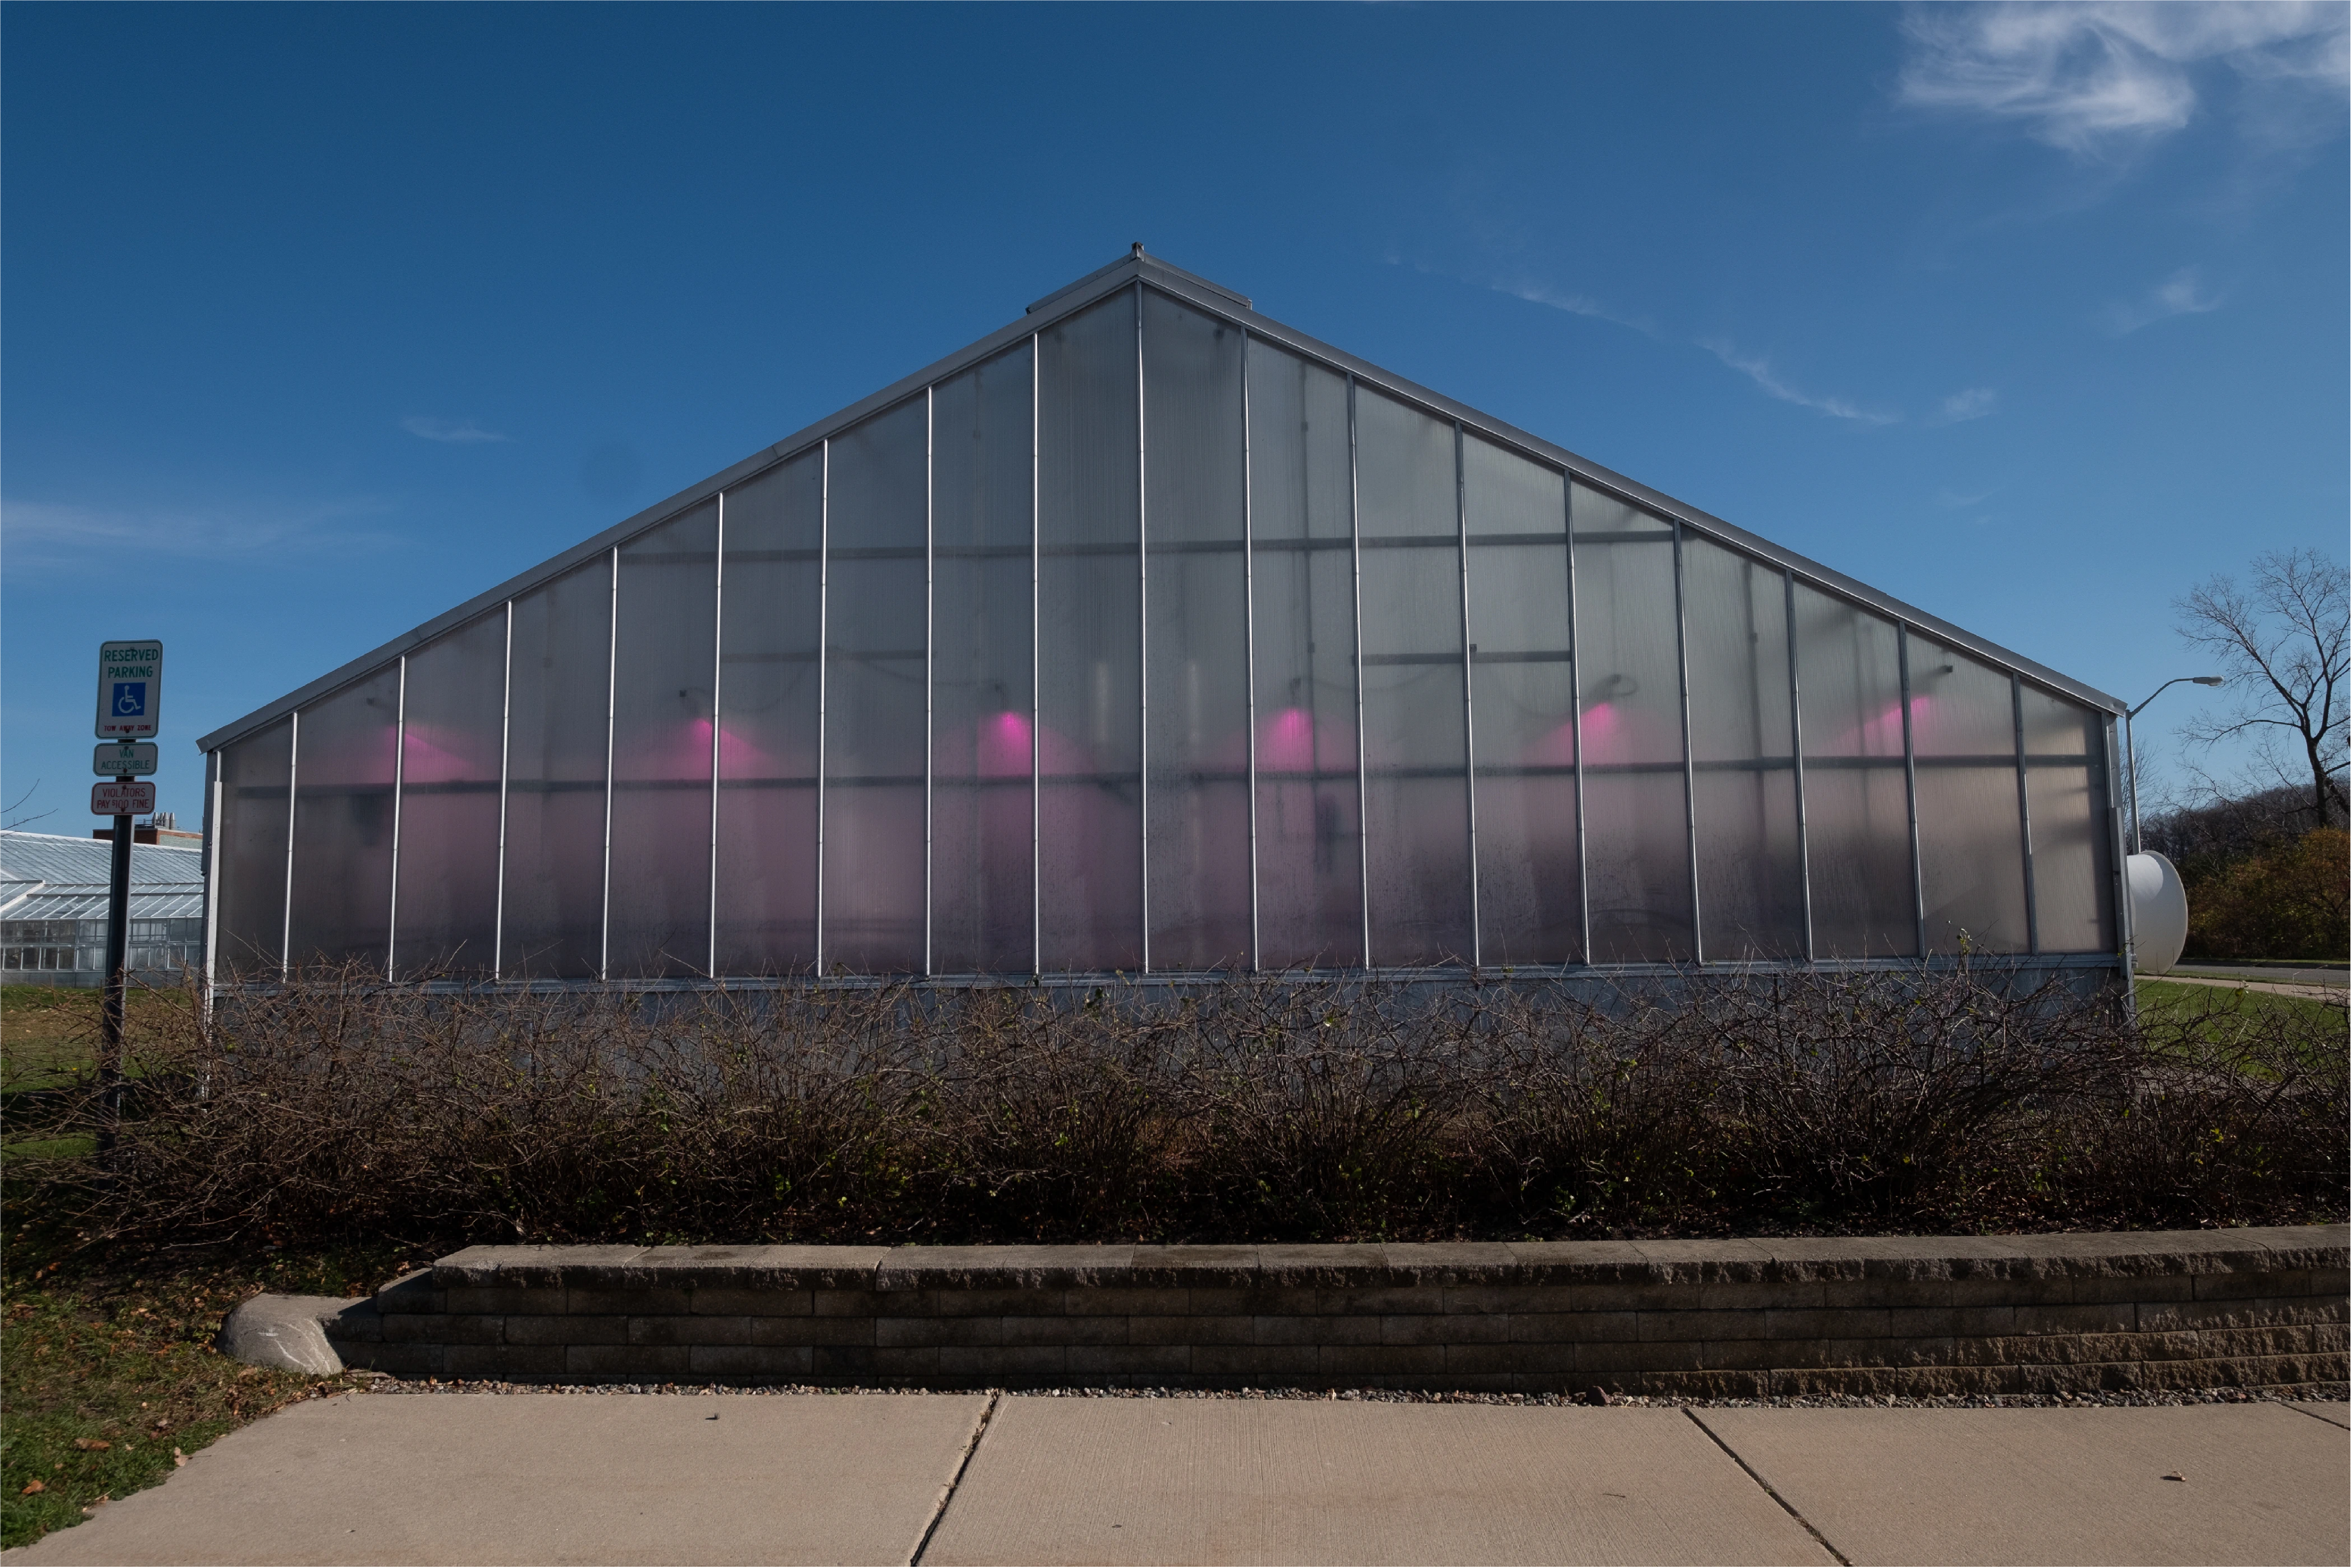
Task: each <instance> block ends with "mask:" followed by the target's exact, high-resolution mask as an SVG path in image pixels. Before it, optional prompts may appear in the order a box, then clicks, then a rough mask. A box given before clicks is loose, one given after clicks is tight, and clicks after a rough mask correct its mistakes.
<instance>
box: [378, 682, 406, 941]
mask: <svg viewBox="0 0 2351 1568" xmlns="http://www.w3.org/2000/svg"><path fill="white" fill-rule="evenodd" d="M392 702H393V706H392V900H391V907H390V909H389V910H388V911H386V913H385V915H384V931H383V979H384V984H386V985H390V984H391V983H392V981H393V980H395V979H397V978H398V977H399V975H400V970H399V967H398V966H399V954H400V804H401V792H402V789H403V788H404V787H405V786H406V783H407V779H408V655H407V654H405V653H402V655H401V656H400V692H399V695H397V696H396V697H394V698H393V699H392Z"/></svg>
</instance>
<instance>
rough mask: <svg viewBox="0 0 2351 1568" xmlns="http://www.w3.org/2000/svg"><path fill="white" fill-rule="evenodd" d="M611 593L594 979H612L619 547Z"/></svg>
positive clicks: (614, 553)
mask: <svg viewBox="0 0 2351 1568" xmlns="http://www.w3.org/2000/svg"><path fill="white" fill-rule="evenodd" d="M610 560H611V569H612V584H611V587H612V591H611V600H610V605H611V608H610V611H609V612H608V613H607V615H606V617H605V622H604V909H603V914H602V915H601V918H600V919H599V920H598V922H597V926H596V977H597V978H598V979H600V980H609V979H611V977H612V731H613V719H614V717H615V716H616V714H617V713H618V711H619V709H618V704H617V701H616V698H617V696H618V693H619V690H620V677H621V547H620V546H618V545H614V546H613V547H612V552H611V557H610Z"/></svg>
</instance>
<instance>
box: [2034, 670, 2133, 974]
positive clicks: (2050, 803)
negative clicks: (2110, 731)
mask: <svg viewBox="0 0 2351 1568" xmlns="http://www.w3.org/2000/svg"><path fill="white" fill-rule="evenodd" d="M2023 713H2024V779H2025V786H2026V795H2027V803H2028V805H2029V807H2030V809H2031V810H2032V894H2033V900H2034V911H2035V914H2036V915H2037V916H2038V919H2039V924H2040V930H2041V950H2042V951H2043V952H2044V953H2111V952H2113V951H2114V950H2115V949H2116V947H2117V946H2119V945H2120V942H2119V938H2118V936H2117V935H2116V930H2115V919H2114V846H2113V841H2112V839H2111V837H2110V833H2111V824H2110V823H2109V821H2108V819H2107V800H2106V746H2105V716H2103V715H2101V714H2098V713H2096V712H2095V711H2093V710H2092V709H2089V708H2085V707H2082V706H2078V705H2076V704H2074V703H2069V702H2067V701H2065V700H2064V699H2063V698H2062V697H2054V696H2051V695H2049V694H2048V693H2046V692H2043V691H2041V690H2039V689H2038V688H2036V687H2033V686H2026V687H2025V688H2024V694H2023Z"/></svg>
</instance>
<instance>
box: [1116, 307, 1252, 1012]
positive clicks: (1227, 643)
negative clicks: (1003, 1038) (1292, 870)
mask: <svg viewBox="0 0 2351 1568" xmlns="http://www.w3.org/2000/svg"><path fill="white" fill-rule="evenodd" d="M1143 300H1144V306H1143V367H1144V381H1143V389H1144V391H1143V409H1144V486H1145V487H1144V512H1143V516H1144V541H1145V544H1144V548H1145V550H1146V551H1147V559H1146V561H1145V574H1144V629H1145V633H1146V635H1147V637H1148V639H1149V641H1148V643H1147V645H1146V647H1145V649H1144V671H1145V673H1146V675H1147V677H1148V682H1149V684H1148V685H1147V687H1146V690H1145V694H1144V695H1145V717H1146V729H1145V737H1144V757H1145V758H1146V759H1147V760H1148V763H1149V772H1148V775H1147V800H1148V809H1147V810H1146V812H1145V821H1146V825H1147V829H1148V833H1149V838H1148V853H1149V863H1148V874H1149V892H1150V896H1149V900H1148V904H1149V917H1150V923H1151V966H1152V967H1153V968H1155V969H1208V968H1217V967H1230V968H1245V967H1248V966H1249V963H1250V961H1251V960H1252V958H1253V957H1254V954H1253V953H1252V951H1251V947H1250V940H1249V598H1248V595H1249V582H1248V559H1247V555H1246V548H1247V547H1246V534H1245V528H1244V526H1245V522H1246V518H1247V507H1248V505H1249V496H1248V478H1247V473H1246V469H1245V466H1244V461H1243V460H1244V455H1245V454H1244V449H1243V445H1242V443H1243V440H1244V438H1245V435H1246V432H1245V430H1244V418H1243V410H1242V389H1241V377H1242V364H1241V361H1242V342H1241V334H1240V330H1239V329H1238V328H1236V327H1232V326H1229V325H1228V324H1227V323H1225V322H1222V321H1219V320H1217V319H1215V318H1213V317H1208V316H1204V315H1201V314H1200V313H1198V312H1197V311H1194V310H1189V309H1186V308H1184V307H1183V306H1181V305H1178V304H1176V303H1175V302H1174V301H1173V300H1170V299H1167V298H1164V297H1162V296H1160V295H1157V294H1153V293H1146V294H1144V297H1143Z"/></svg>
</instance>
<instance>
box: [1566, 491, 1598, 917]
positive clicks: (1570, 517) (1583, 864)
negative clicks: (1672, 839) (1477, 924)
mask: <svg viewBox="0 0 2351 1568" xmlns="http://www.w3.org/2000/svg"><path fill="white" fill-rule="evenodd" d="M1561 479H1562V485H1561V494H1562V496H1563V497H1565V499H1564V501H1563V502H1562V507H1561V509H1562V513H1563V515H1564V517H1565V522H1566V528H1567V658H1568V664H1567V701H1568V720H1569V722H1570V723H1571V724H1572V725H1573V727H1574V735H1575V918H1576V930H1577V932H1578V934H1579V935H1580V936H1581V937H1582V940H1583V962H1584V963H1586V964H1589V963H1591V962H1592V856H1591V852H1590V849H1589V847H1588V846H1587V845H1586V844H1585V842H1584V832H1583V633H1582V632H1580V631H1579V630H1578V629H1577V626H1576V620H1575V594H1576V578H1575V476H1573V475H1572V474H1570V475H1562V476H1561Z"/></svg>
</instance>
